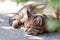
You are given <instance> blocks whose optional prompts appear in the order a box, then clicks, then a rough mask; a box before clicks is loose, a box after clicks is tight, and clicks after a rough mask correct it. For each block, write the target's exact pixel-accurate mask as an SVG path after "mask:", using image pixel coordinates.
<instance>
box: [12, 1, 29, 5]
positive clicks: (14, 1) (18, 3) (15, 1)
mask: <svg viewBox="0 0 60 40" xmlns="http://www.w3.org/2000/svg"><path fill="white" fill-rule="evenodd" d="M11 1H14V2H16V3H17V4H19V3H20V2H26V1H28V0H11Z"/></svg>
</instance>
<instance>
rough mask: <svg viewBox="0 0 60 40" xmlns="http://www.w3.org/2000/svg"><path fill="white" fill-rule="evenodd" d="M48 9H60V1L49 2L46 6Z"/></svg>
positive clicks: (52, 0)
mask: <svg viewBox="0 0 60 40" xmlns="http://www.w3.org/2000/svg"><path fill="white" fill-rule="evenodd" d="M47 6H48V7H49V8H54V7H56V6H58V7H60V0H50V1H49V2H48V5H47Z"/></svg>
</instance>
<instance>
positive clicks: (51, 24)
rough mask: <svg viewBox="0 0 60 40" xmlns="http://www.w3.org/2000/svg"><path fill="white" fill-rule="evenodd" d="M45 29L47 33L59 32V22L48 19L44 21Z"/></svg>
mask: <svg viewBox="0 0 60 40" xmlns="http://www.w3.org/2000/svg"><path fill="white" fill-rule="evenodd" d="M46 29H47V30H48V31H49V32H54V31H57V32H60V20H57V19H53V18H48V19H46Z"/></svg>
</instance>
